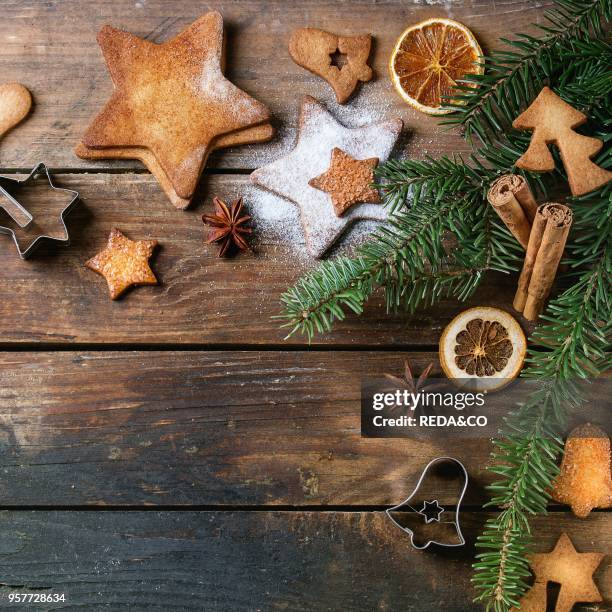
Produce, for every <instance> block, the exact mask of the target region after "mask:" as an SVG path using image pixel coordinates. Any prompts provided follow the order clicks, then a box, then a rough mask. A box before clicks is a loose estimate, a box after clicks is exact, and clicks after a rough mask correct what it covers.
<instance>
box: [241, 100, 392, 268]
mask: <svg viewBox="0 0 612 612" xmlns="http://www.w3.org/2000/svg"><path fill="white" fill-rule="evenodd" d="M402 126H403V123H402V120H401V119H398V118H395V119H390V120H387V121H379V122H377V123H371V124H369V125H364V126H362V127H358V128H346V127H344V126H343V125H341V124H340V123H338V122H337V121H336V120H335V119H334V118H333V117H332V115H331V114H330V113H329V112H328V111H327V109H326V108H325V107H324V106H323V105H322V104H321V103H320V102H318V101H317V100H315V99H314V98H311V97H310V96H306V98H305V99H304V101H303V102H302V108H301V111H300V119H299V123H298V138H297V143H296V145H295V147H294V149H293V150H292V151H291V152H290V153H288V154H287V155H285V156H284V157H281V158H280V159H278V160H276V161H274V162H272V163H270V164H267V165H266V166H263V167H261V168H259V169H257V170H255V171H254V172H253V173H252V174H251V182H252V183H254V184H255V185H259V186H260V187H264V188H265V189H268V190H269V191H272V192H273V193H276V194H278V195H280V196H282V197H284V198H286V199H288V200H291V201H292V202H294V203H295V204H296V205H297V206H298V208H299V209H300V218H301V222H302V228H303V230H304V238H305V241H306V247H307V249H308V252H309V253H310V254H311V255H312V256H313V257H323V255H324V254H325V253H326V251H327V250H328V249H329V248H330V247H331V246H332V245H333V244H334V242H335V241H336V240H337V239H338V237H339V236H340V235H341V234H342V233H343V232H344V231H345V230H346V229H347V228H348V227H349V226H350V225H351V224H352V223H354V222H355V221H356V220H358V219H372V220H375V221H384V220H385V219H386V218H387V215H388V212H387V210H386V209H385V208H384V207H382V206H380V205H378V204H371V203H365V204H355V205H353V206H351V207H350V209H349V210H347V211H346V212H345V213H344V214H343V215H342V216H341V217H339V216H338V215H337V214H336V211H335V210H334V205H333V203H332V199H331V198H330V196H329V194H328V193H326V192H325V191H321V190H320V189H316V188H315V187H313V186H312V185H311V184H310V181H311V180H312V179H316V178H317V177H320V176H321V175H322V174H324V173H325V171H326V170H328V168H329V165H330V159H331V156H332V151H333V150H334V149H340V150H341V151H342V152H343V153H344V154H345V155H348V156H350V157H351V158H352V159H354V160H368V159H372V158H377V159H378V160H379V161H380V162H384V161H385V160H386V159H387V158H388V157H389V155H390V153H391V151H392V150H393V147H394V146H395V143H396V142H397V139H398V137H399V135H400V133H401V131H402Z"/></svg>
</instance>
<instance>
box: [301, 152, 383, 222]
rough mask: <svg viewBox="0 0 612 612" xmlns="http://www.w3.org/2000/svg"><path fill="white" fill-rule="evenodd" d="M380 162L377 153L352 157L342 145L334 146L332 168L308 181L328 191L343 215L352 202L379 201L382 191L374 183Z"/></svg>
mask: <svg viewBox="0 0 612 612" xmlns="http://www.w3.org/2000/svg"><path fill="white" fill-rule="evenodd" d="M377 165H378V157H371V158H370V159H353V158H352V157H351V156H350V155H347V154H346V153H345V152H344V151H343V150H342V149H338V148H334V149H333V150H332V155H331V162H330V164H329V168H328V169H327V170H326V171H325V172H324V173H323V174H321V175H320V176H317V177H316V178H313V179H311V180H310V181H309V182H308V184H309V185H310V186H311V187H315V188H316V189H320V190H321V191H326V192H327V193H329V195H330V197H331V201H332V204H333V206H334V212H335V213H336V215H337V216H338V217H341V216H342V215H343V214H344V213H345V212H346V211H347V210H348V209H349V208H350V207H351V206H352V205H353V204H358V203H359V204H364V203H370V204H379V203H380V194H379V193H378V190H376V189H375V188H374V187H373V186H372V183H373V182H374V168H376V166H377Z"/></svg>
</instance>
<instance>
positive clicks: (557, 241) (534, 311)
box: [514, 202, 573, 321]
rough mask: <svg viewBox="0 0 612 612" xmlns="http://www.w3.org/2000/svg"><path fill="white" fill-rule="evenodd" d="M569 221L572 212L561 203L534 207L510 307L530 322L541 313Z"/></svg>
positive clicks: (570, 221) (563, 246)
mask: <svg viewBox="0 0 612 612" xmlns="http://www.w3.org/2000/svg"><path fill="white" fill-rule="evenodd" d="M572 218H573V215H572V211H571V210H570V209H569V208H568V207H567V206H564V205H563V204H556V203H554V202H548V203H546V204H542V205H541V206H538V209H537V213H536V216H535V219H534V222H533V227H532V228H531V235H530V236H529V243H528V244H527V252H526V254H525V261H524V263H523V269H522V271H521V275H520V277H519V281H518V289H517V291H516V295H515V296H514V308H515V309H516V310H518V311H519V312H522V313H523V315H524V317H525V318H526V319H528V320H530V321H534V320H535V319H537V318H538V316H539V315H540V314H541V313H542V311H543V310H544V303H545V302H546V299H547V298H548V295H549V293H550V290H551V287H552V284H553V282H554V280H555V275H556V274H557V268H558V266H559V261H560V260H561V256H562V255H563V250H564V249H565V242H566V241H567V235H568V234H569V230H570V226H571V225H572Z"/></svg>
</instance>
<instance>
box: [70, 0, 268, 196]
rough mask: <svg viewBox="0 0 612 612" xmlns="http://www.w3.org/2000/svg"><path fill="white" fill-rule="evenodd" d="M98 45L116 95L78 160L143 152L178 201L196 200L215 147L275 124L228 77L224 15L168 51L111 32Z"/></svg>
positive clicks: (211, 16)
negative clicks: (90, 154)
mask: <svg viewBox="0 0 612 612" xmlns="http://www.w3.org/2000/svg"><path fill="white" fill-rule="evenodd" d="M98 42H99V44H100V47H101V48H102V52H103V54H104V57H105V60H106V63H107V65H108V69H109V71H110V74H111V77H112V80H113V84H114V86H115V90H114V92H113V94H112V96H111V98H110V100H109V101H108V103H107V104H106V106H105V107H104V109H103V110H102V112H101V113H100V114H99V115H98V116H97V117H96V119H95V120H94V121H93V123H92V124H91V126H90V127H89V129H88V130H87V132H86V133H85V135H84V136H83V139H82V143H81V145H82V146H81V147H80V148H77V152H78V153H81V154H83V155H84V156H85V154H86V153H87V150H88V149H91V150H104V151H105V152H106V153H108V156H109V157H114V155H113V148H119V150H121V149H126V148H128V149H132V150H131V151H130V152H131V153H134V152H137V149H136V148H138V147H143V148H145V149H147V150H149V151H150V152H151V153H152V154H153V156H154V157H155V160H156V161H157V163H158V164H159V166H160V168H161V170H162V171H163V173H164V174H165V176H166V177H167V179H168V181H169V183H171V186H172V189H173V190H174V192H175V193H176V195H177V197H178V198H182V199H187V200H188V199H190V198H191V196H192V195H193V193H194V191H195V188H196V185H197V183H198V180H199V177H200V174H201V172H202V169H203V167H204V164H205V162H206V159H207V157H208V154H209V153H210V151H211V150H212V148H213V147H214V146H215V140H216V139H218V138H220V137H223V136H224V135H229V134H232V133H235V132H239V131H241V130H244V129H246V128H252V127H253V126H257V125H261V124H264V123H266V122H267V121H268V120H269V118H270V114H269V112H268V109H267V108H266V107H265V106H264V105H263V104H261V103H260V102H258V101H257V100H254V99H253V98H251V97H250V96H249V95H248V94H246V93H245V92H243V91H242V90H240V89H238V88H237V87H236V86H235V85H233V84H232V83H230V81H228V80H227V79H226V78H225V77H224V76H223V19H222V17H221V15H220V14H219V13H217V12H214V11H213V12H210V13H206V14H205V15H203V16H202V17H200V18H199V19H198V20H197V21H195V22H194V23H192V24H191V25H190V26H189V27H188V28H187V29H186V30H184V31H183V32H182V33H181V34H179V35H178V36H176V37H175V38H173V39H171V40H169V41H167V42H165V43H163V44H154V43H150V42H148V41H146V40H143V39H141V38H138V37H137V36H134V35H133V34H129V33H127V32H122V31H120V30H116V29H114V28H112V27H110V26H104V27H103V28H102V30H101V31H100V33H99V35H98ZM83 149H84V150H83ZM122 156H125V153H124V154H123V155H122ZM140 157H142V156H140Z"/></svg>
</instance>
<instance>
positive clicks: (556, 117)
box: [512, 87, 612, 196]
mask: <svg viewBox="0 0 612 612" xmlns="http://www.w3.org/2000/svg"><path fill="white" fill-rule="evenodd" d="M586 120H587V117H586V115H584V114H582V113H581V112H580V111H577V110H576V109H575V108H574V107H572V106H570V105H569V104H567V102H564V101H563V100H562V99H561V98H560V97H559V96H558V95H557V94H556V93H554V92H553V91H552V90H551V89H549V88H548V87H544V89H542V91H541V92H540V93H539V94H538V96H537V98H536V99H535V100H534V101H533V102H532V103H531V106H530V107H529V108H528V109H527V110H525V111H524V112H523V113H522V114H520V115H519V116H518V117H517V118H516V119H515V120H514V121H513V122H512V127H514V128H516V129H517V130H532V131H533V135H532V137H531V142H530V144H529V148H528V149H527V152H526V153H525V154H524V155H523V156H522V157H520V158H519V159H518V160H517V162H516V166H517V167H518V168H523V170H529V171H531V172H552V171H553V170H554V169H555V160H554V158H553V156H552V153H551V152H550V151H549V149H548V145H550V144H555V145H556V146H557V147H558V149H559V154H560V155H561V160H562V161H563V166H564V168H565V172H566V174H567V180H568V182H569V186H570V189H571V191H572V194H573V195H575V196H580V195H584V194H585V193H588V192H589V191H593V190H594V189H598V188H599V187H602V186H603V185H605V184H606V183H608V181H610V179H612V172H608V171H607V170H604V169H603V168H600V167H599V166H597V165H596V164H594V163H593V162H592V161H591V157H593V156H594V155H595V154H596V153H598V152H599V151H600V149H601V147H602V146H603V142H602V141H601V140H599V139H597V138H591V137H589V136H582V135H581V134H578V133H577V132H575V131H574V128H577V127H579V126H581V125H582V124H583V123H585V121H586Z"/></svg>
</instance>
